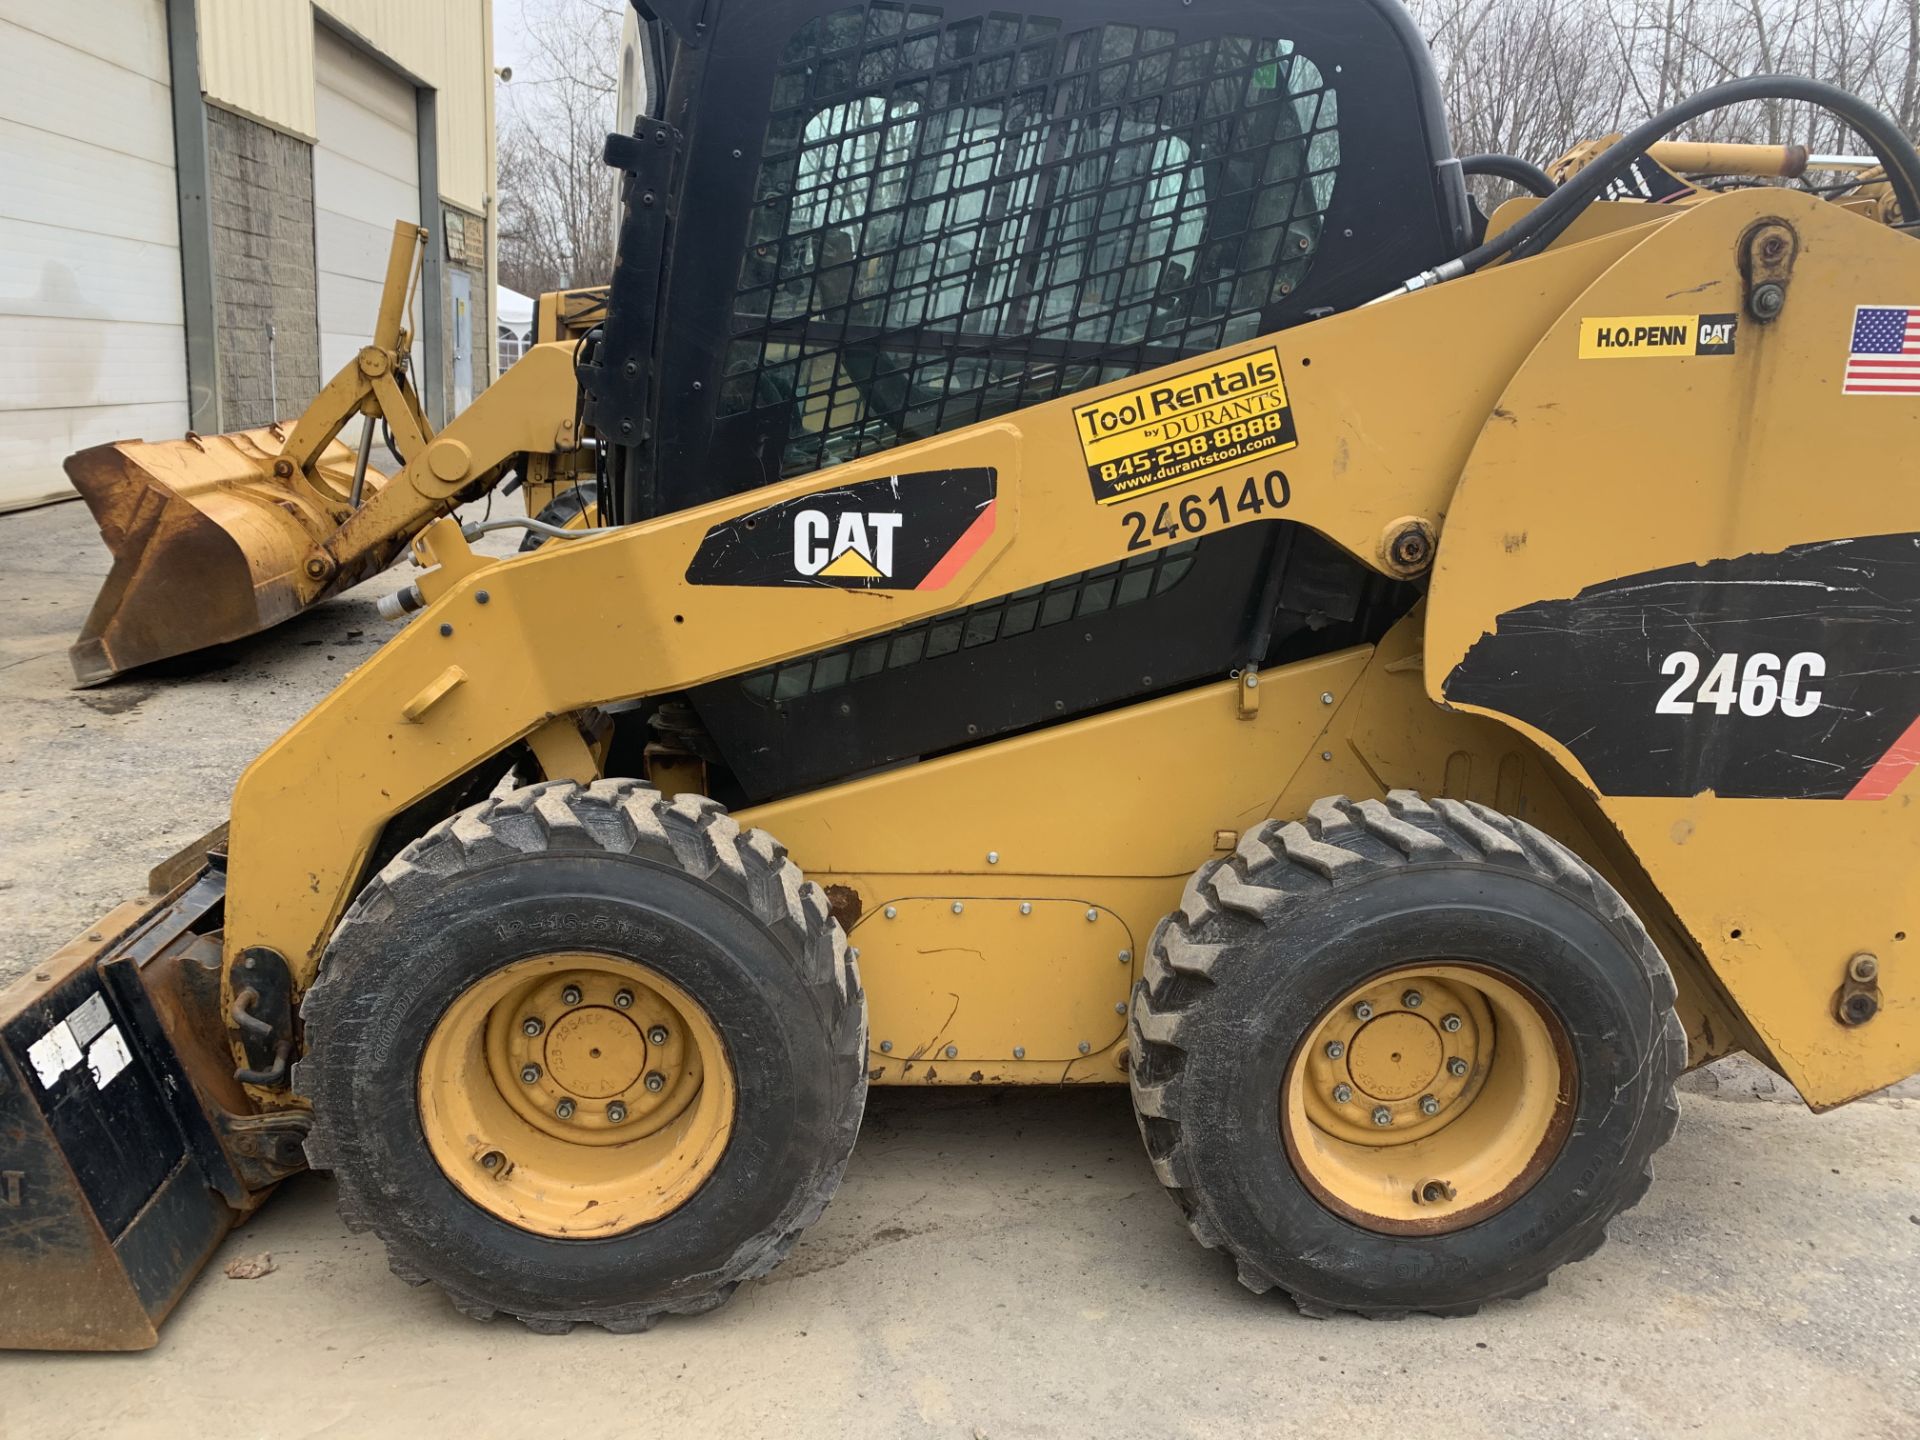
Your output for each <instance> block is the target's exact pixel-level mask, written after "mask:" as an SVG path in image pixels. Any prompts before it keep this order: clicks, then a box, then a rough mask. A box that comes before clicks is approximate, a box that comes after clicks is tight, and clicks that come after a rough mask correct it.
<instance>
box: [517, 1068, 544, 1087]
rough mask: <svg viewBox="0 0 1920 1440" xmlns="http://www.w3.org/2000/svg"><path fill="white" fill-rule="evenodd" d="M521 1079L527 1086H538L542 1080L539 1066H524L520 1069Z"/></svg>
mask: <svg viewBox="0 0 1920 1440" xmlns="http://www.w3.org/2000/svg"><path fill="white" fill-rule="evenodd" d="M520 1079H521V1081H522V1082H523V1083H524V1084H527V1085H534V1084H537V1083H538V1082H539V1080H540V1067H539V1066H538V1065H522V1066H521V1067H520Z"/></svg>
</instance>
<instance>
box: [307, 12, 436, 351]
mask: <svg viewBox="0 0 1920 1440" xmlns="http://www.w3.org/2000/svg"><path fill="white" fill-rule="evenodd" d="M313 66H314V102H315V112H316V125H315V129H316V130H317V131H318V139H317V141H316V143H315V145H314V149H313V232H314V258H315V260H316V262H317V264H318V265H319V269H320V281H319V290H320V374H321V378H322V380H323V381H324V380H330V379H332V378H333V375H334V372H335V371H337V370H339V369H340V367H341V366H342V365H345V364H346V363H347V362H348V361H349V360H351V359H353V357H354V356H355V355H356V354H358V353H359V351H360V347H361V346H363V345H365V344H366V343H367V342H368V341H369V340H370V339H372V338H373V321H374V317H375V316H376V315H378V314H379V312H380V282H381V281H382V280H383V279H384V278H385V277H386V273H387V249H388V247H389V246H390V245H391V244H392V242H393V222H394V221H396V220H409V221H413V222H415V223H416V224H417V223H418V222H419V220H420V150H419V145H418V143H417V139H416V136H417V130H416V127H415V117H414V93H413V86H412V85H410V84H408V83H407V81H405V80H404V79H402V78H401V77H400V76H398V75H396V74H394V73H393V71H391V70H389V69H387V68H386V67H385V66H384V65H382V64H381V63H380V62H379V61H377V60H375V59H372V58H371V57H369V56H368V55H365V54H363V53H362V52H361V51H358V50H355V49H354V48H353V47H352V46H350V45H348V44H347V42H346V41H344V40H342V39H340V38H339V37H338V36H337V35H335V34H334V33H333V32H332V31H330V30H327V29H325V28H324V27H322V28H318V29H316V31H315V33H314V44H313ZM414 323H415V325H416V327H417V326H418V324H419V309H418V303H417V302H416V305H415V322H414ZM419 359H420V347H419V346H418V345H417V344H416V345H415V346H414V362H415V367H416V368H415V370H414V374H415V375H416V376H418V374H419V369H418V365H419Z"/></svg>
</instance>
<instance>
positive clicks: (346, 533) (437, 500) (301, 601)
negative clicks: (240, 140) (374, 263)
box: [66, 221, 459, 685]
mask: <svg viewBox="0 0 1920 1440" xmlns="http://www.w3.org/2000/svg"><path fill="white" fill-rule="evenodd" d="M425 242H426V231H424V230H422V229H421V228H420V227H419V226H418V225H412V224H408V223H406V222H404V221H402V222H401V223H399V224H397V225H395V226H394V231H393V245H392V249H391V250H390V251H389V253H388V258H387V276H386V285H385V288H384V290H383V291H382V293H381V297H380V311H379V315H378V317H377V318H376V320H375V323H374V331H373V342H372V343H371V344H370V345H368V346H366V348H364V349H363V350H361V351H360V353H359V354H358V355H356V356H355V357H354V358H353V360H352V361H350V362H349V363H348V364H347V365H346V366H345V367H344V368H343V369H342V370H341V371H340V373H339V374H338V375H336V376H334V377H333V379H332V380H330V381H329V382H328V383H327V385H326V387H325V388H324V389H323V390H321V392H320V393H319V394H318V395H317V396H315V397H314V399H313V402H312V403H311V404H310V405H308V406H307V409H306V412H305V413H304V414H303V415H301V416H300V418H299V419H298V420H296V421H294V422H292V423H291V424H290V425H283V424H278V423H276V424H274V425H272V426H269V427H268V428H266V429H262V430H242V431H236V432H234V433H232V434H228V435H212V436H201V435H188V436H187V437H186V438H185V439H184V440H168V441H161V442H149V441H143V440H123V441H120V442H118V443H116V444H112V445H100V446H96V447H94V448H93V449H91V450H82V451H81V452H80V453H79V454H77V455H73V456H70V457H69V458H68V460H67V467H66V468H67V475H68V478H70V479H71V480H72V481H73V484H74V488H75V489H77V490H78V491H79V492H80V494H81V495H82V497H84V498H85V500H86V502H87V508H88V509H90V510H92V511H93V518H94V519H95V520H96V521H98V522H99V525H100V537H101V539H102V540H104V541H105V542H106V545H107V548H108V549H109V550H111V551H112V552H113V569H112V570H111V571H110V572H109V573H108V575H107V582H106V584H105V585H104V586H103V587H101V591H100V595H99V598H98V599H96V600H95V601H94V603H93V610H92V613H91V614H89V615H88V616H87V623H86V626H85V628H84V629H82V630H81V632H80V638H79V639H78V640H77V641H75V642H74V645H73V648H72V652H71V654H72V658H73V671H74V674H75V676H77V677H78V679H79V681H80V683H81V684H82V685H94V684H98V683H99V682H101V681H103V680H107V679H110V678H112V677H113V676H114V675H117V674H119V673H120V672H121V671H124V670H130V669H132V668H133V667H134V666H137V665H146V664H150V663H152V662H153V661H155V660H164V659H167V658H168V657H169V656H174V655H184V654H186V653H188V652H189V651H193V650H199V649H201V648H203V647H205V646H208V645H218V644H222V643H224V642H227V641H232V640H239V639H242V638H243V637H245V636H248V635H253V634H256V633H258V632H259V631H262V630H265V629H267V628H268V627H269V626H272V625H277V624H279V623H280V622H281V621H282V620H285V619H288V618H289V617H291V616H293V615H297V614H298V613H299V612H300V611H302V610H305V609H306V608H308V607H309V606H311V605H315V604H318V603H319V602H320V601H322V600H324V599H326V598H327V597H328V596H330V595H335V594H338V593H339V592H340V591H342V590H345V589H347V588H348V587H349V586H352V585H355V584H358V583H359V582H360V581H361V580H364V579H365V578H366V577H367V576H369V575H373V574H376V573H377V572H379V571H380V570H383V569H385V568H386V566H387V565H388V564H389V563H390V562H391V561H392V560H393V559H394V557H395V556H397V555H398V554H399V553H400V551H401V549H402V548H403V547H404V546H405V545H406V543H407V541H408V540H410V539H411V538H412V537H413V536H414V535H415V534H416V533H417V532H418V531H419V529H420V528H421V527H422V526H423V525H425V524H426V523H427V522H428V521H430V520H431V519H433V518H434V516H435V515H436V514H439V513H443V512H444V511H445V510H446V509H450V508H452V506H453V504H455V503H457V502H458V499H459V493H458V492H457V491H455V490H454V489H453V488H452V487H448V489H447V493H445V494H439V493H436V494H435V495H433V496H431V497H422V499H421V502H420V503H415V504H409V505H401V506H394V505H391V504H389V505H380V504H376V503H374V502H376V501H378V500H379V499H380V498H381V496H382V494H383V492H385V491H386V490H387V488H388V477H387V476H386V475H385V474H383V473H382V472H380V471H378V470H375V469H374V468H372V466H371V465H370V464H369V463H368V462H369V456H370V453H371V448H372V446H371V440H372V433H373V428H374V426H375V425H376V424H383V425H384V426H385V427H386V429H387V431H388V434H389V436H390V437H391V440H390V443H391V444H392V445H393V446H394V448H395V450H396V453H398V454H399V455H402V456H404V457H406V459H407V460H409V461H411V460H413V459H415V458H416V457H418V456H420V455H422V454H423V453H424V452H425V451H426V449H427V447H428V446H429V444H430V443H431V442H432V440H433V429H432V427H431V426H430V425H429V424H428V423H427V420H426V417H425V416H424V415H423V414H422V413H421V408H420V399H419V395H418V393H417V392H416V391H415V389H414V387H413V385H412V383H411V382H410V381H409V379H408V376H407V366H408V356H409V349H410V346H411V334H410V327H408V326H407V325H406V324H405V319H406V315H407V311H408V308H409V306H410V304H411V297H412V291H413V285H414V283H415V280H416V278H417V275H418V269H417V263H416V262H417V259H418V257H419V255H420V254H421V253H423V247H424V245H425ZM356 418H363V424H362V425H361V426H359V427H357V428H356V429H355V430H353V431H351V432H349V433H350V434H351V435H352V437H353V438H354V439H357V440H358V442H359V449H358V451H357V452H356V451H355V450H353V449H351V448H349V446H347V445H346V444H343V443H342V442H341V440H340V438H339V437H340V435H341V432H342V431H343V430H345V429H346V428H347V427H348V425H349V424H350V423H351V422H352V421H354V420H355V419H356ZM443 468H444V467H443ZM413 488H417V487H413ZM388 498H389V500H391V499H392V498H393V497H392V496H389V497H388Z"/></svg>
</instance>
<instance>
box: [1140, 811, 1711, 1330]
mask: <svg viewBox="0 0 1920 1440" xmlns="http://www.w3.org/2000/svg"><path fill="white" fill-rule="evenodd" d="M1674 999H1675V988H1674V984H1673V980H1672V977H1671V975H1670V974H1669V973H1668V970H1667V967H1666V965H1665V963H1664V962H1663V961H1662V959H1661V958H1660V955H1659V952H1658V951H1657V950H1656V949H1655V948H1654V946H1653V943H1652V941H1651V940H1650V939H1649V938H1648V936H1647V933H1646V931H1645V929H1644V928H1643V927H1642V926H1641V924H1640V922H1639V921H1638V920H1637V919H1636V918H1635V917H1634V915H1633V914H1632V912H1631V911H1630V910H1629V909H1628V907H1627V905H1626V903H1625V902H1624V901H1623V900H1622V899H1621V898H1620V896H1619V895H1618V894H1617V893H1616V892H1615V891H1614V890H1613V889H1612V887H1611V886H1609V885H1608V884H1607V883H1606V881H1605V880H1603V879H1602V878H1601V877H1600V876H1599V875H1597V874H1596V873H1595V872H1594V871H1593V870H1592V869H1591V868H1590V867H1589V866H1587V865H1586V864H1585V863H1584V862H1582V861H1581V860H1580V859H1579V858H1578V857H1577V856H1575V855H1574V854H1573V853H1572V852H1571V851H1569V850H1567V849H1566V848H1565V847H1564V846H1562V845H1560V844H1558V843H1557V842H1555V841H1553V840H1551V839H1549V838H1548V837H1547V836H1545V835H1543V834H1541V833H1540V832H1539V831H1537V830H1535V829H1533V828H1532V827H1531V826H1529V825H1526V824H1524V823H1522V822H1520V821H1518V820H1514V819H1512V818H1510V817H1508V816H1505V815H1501V814H1499V813H1498V812H1496V811H1493V810H1490V809H1488V808H1486V807H1485V806H1481V805H1467V804H1462V803H1460V802H1457V801H1452V800H1438V801H1435V802H1434V803H1433V804H1432V805H1428V804H1427V803H1426V802H1424V801H1422V800H1420V799H1419V798H1418V797H1417V796H1414V795H1412V794H1410V793H1408V792H1404V791H1396V792H1395V793H1394V794H1392V795H1391V796H1389V797H1388V800H1387V802H1386V803H1385V804H1382V803H1381V802H1379V801H1375V800H1368V801H1363V802H1361V803H1359V804H1353V803H1350V802H1348V801H1346V800H1345V799H1336V800H1323V801H1320V802H1318V803H1317V804H1316V805H1314V807H1313V808H1312V810H1311V812H1310V814H1309V816H1308V819H1307V820H1306V822H1305V823H1304V824H1287V825H1278V824H1274V823H1271V822H1269V823H1267V824H1265V825H1262V826H1261V827H1259V828H1258V829H1257V830H1254V831H1252V832H1250V833H1249V834H1248V835H1247V836H1246V837H1245V838H1243V840H1242V841H1241V844H1240V846H1239V848H1238V850H1237V851H1236V852H1235V854H1234V855H1233V856H1232V857H1231V858H1229V859H1225V860H1219V861H1214V862H1211V863H1210V864H1208V865H1206V866H1204V867H1202V869H1201V870H1200V871H1199V872H1198V873H1197V874H1196V875H1195V876H1194V878H1193V880H1192V881H1191V882H1190V883H1189V884H1188V887H1187V890H1186V893H1185V896H1184V897H1183V900H1182V904H1181V908H1180V909H1179V910H1178V911H1176V912H1175V913H1174V914H1173V915H1171V916H1169V917H1168V918H1167V919H1166V920H1165V921H1163V922H1162V923H1161V925H1160V927H1159V930H1158V931H1157V932H1156V933H1155V936H1154V939H1153V943H1152V948H1151V953H1150V956H1149V959H1148V963H1147V968H1146V972H1145V975H1144V978H1143V979H1142V981H1141V982H1140V983H1139V984H1138V985H1137V986H1136V988H1135V992H1134V1002H1133V1007H1132V1017H1131V1022H1130V1029H1131V1061H1130V1075H1129V1078H1130V1081H1131V1086H1132V1092H1133V1098H1134V1106H1135V1110H1136V1112H1137V1114H1138V1117H1139V1121H1140V1128H1141V1133H1142V1136H1143V1137H1144V1139H1145V1141H1146V1145H1147V1151H1148V1154H1149V1156H1150V1157H1151V1159H1152V1161H1153V1164H1154V1169H1155V1171H1156V1173H1157V1174H1158V1175H1159V1177H1160V1179H1161V1181H1162V1183H1163V1184H1165V1185H1166V1186H1167V1188H1168V1189H1169V1190H1170V1191H1171V1192H1172V1194H1173V1196H1174V1198H1175V1199H1176V1200H1177V1201H1178V1202H1179V1203H1180V1205H1181V1207H1182V1209H1183V1210H1184V1211H1185V1213H1186V1215H1187V1217H1188V1221H1189V1223H1190V1225H1191V1228H1192V1230H1193V1233H1194V1234H1195V1236H1196V1237H1197V1238H1199V1239H1200V1240H1201V1242H1202V1243H1204V1244H1207V1245H1209V1246H1212V1247H1217V1248H1221V1249H1224V1250H1226V1251H1227V1252H1228V1253H1229V1254H1231V1255H1232V1256H1233V1257H1234V1259H1235V1261H1236V1262H1237V1264H1238V1267H1239V1274H1240V1278H1241V1281H1242V1282H1243V1283H1244V1284H1246V1285H1247V1286H1248V1287H1249V1288H1251V1289H1254V1290H1256V1291H1264V1290H1268V1289H1271V1288H1274V1287H1276V1286H1277V1287H1278V1288H1280V1289H1282V1290H1285V1291H1286V1292H1288V1293H1289V1294H1290V1295H1292V1296H1293V1298H1294V1300H1295V1301H1296V1303H1297V1304H1298V1305H1299V1307H1300V1308H1301V1309H1302V1310H1303V1311H1305V1312H1307V1313H1309V1314H1327V1313H1331V1312H1334V1311H1342V1310H1345V1311H1355V1312H1358V1313H1360V1314H1363V1315H1369V1316H1374V1317H1379V1318H1390V1317H1397V1316H1400V1315H1404V1314H1406V1313H1408V1312H1409V1311H1425V1312H1430V1313H1434V1314H1443V1315H1454V1314H1466V1313H1471V1312H1472V1311H1473V1310H1475V1309H1477V1308H1478V1307H1479V1306H1480V1305H1481V1304H1483V1303H1485V1302H1486V1301H1489V1300H1496V1299H1502V1298H1508V1297H1512V1296H1517V1295H1522V1294H1525V1293H1527V1292H1528V1291H1530V1290H1533V1289H1537V1288H1538V1287H1539V1286H1541V1285H1543V1284H1545V1283H1546V1277H1547V1275H1548V1274H1549V1273H1550V1272H1551V1271H1552V1270H1553V1269H1555V1268H1556V1267H1557V1266H1559V1265H1561V1264H1564V1263H1566V1262H1567V1261H1570V1260H1577V1259H1581V1258H1583V1257H1585V1256H1586V1255H1589V1254H1591V1253H1592V1252H1593V1251H1594V1250H1595V1249H1596V1248H1598V1246H1599V1245H1600V1244H1601V1242H1602V1241H1603V1240H1604V1239H1605V1236H1606V1227H1607V1224H1608V1222H1609V1221H1610V1220H1611V1219H1612V1217H1613V1216H1614V1215H1616V1214H1618V1213H1619V1212H1620V1211H1622V1210H1624V1209H1626V1208H1627V1207H1629V1206H1630V1205H1632V1204H1634V1203H1635V1202H1636V1201H1637V1200H1639V1198H1640V1197H1641V1195H1643V1194H1644V1193H1645V1191H1646V1189H1647V1186H1648V1184H1649V1183H1650V1182H1651V1180H1652V1155H1653V1152H1654V1151H1655V1150H1656V1149H1658V1148H1659V1146H1660V1145H1661V1144H1663V1143H1664V1142H1665V1141H1666V1140H1667V1138H1668V1137H1669V1136H1670V1135H1671V1134H1672V1133H1673V1129H1674V1125H1675V1122H1676V1120H1677V1117H1678V1109H1677V1107H1676V1105H1675V1102H1674V1095H1673V1086H1674V1081H1675V1079H1676V1078H1677V1077H1678V1076H1679V1073H1680V1071H1681V1069H1682V1068H1683V1067H1684V1064H1685V1059H1686V1044H1685V1036H1684V1033H1683V1031H1682V1029H1681V1026H1680V1022H1679V1019H1678V1017H1677V1016H1676V1015H1675V1013H1674V1009H1673V1002H1674Z"/></svg>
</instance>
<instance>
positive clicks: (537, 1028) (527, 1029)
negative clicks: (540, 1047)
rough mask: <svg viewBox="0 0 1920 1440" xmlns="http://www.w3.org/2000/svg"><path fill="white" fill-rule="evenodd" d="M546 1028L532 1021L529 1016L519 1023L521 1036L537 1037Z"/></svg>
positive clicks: (534, 1020) (531, 1017)
mask: <svg viewBox="0 0 1920 1440" xmlns="http://www.w3.org/2000/svg"><path fill="white" fill-rule="evenodd" d="M546 1028H547V1027H546V1026H544V1025H542V1024H541V1023H540V1022H539V1021H538V1020H536V1019H534V1017H533V1016H531V1015H529V1016H528V1017H527V1018H526V1019H524V1020H522V1021H521V1022H520V1033H521V1034H522V1035H538V1034H539V1033H540V1032H541V1031H542V1030H544V1029H546Z"/></svg>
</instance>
